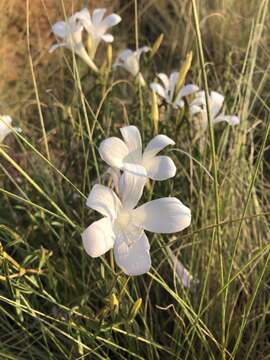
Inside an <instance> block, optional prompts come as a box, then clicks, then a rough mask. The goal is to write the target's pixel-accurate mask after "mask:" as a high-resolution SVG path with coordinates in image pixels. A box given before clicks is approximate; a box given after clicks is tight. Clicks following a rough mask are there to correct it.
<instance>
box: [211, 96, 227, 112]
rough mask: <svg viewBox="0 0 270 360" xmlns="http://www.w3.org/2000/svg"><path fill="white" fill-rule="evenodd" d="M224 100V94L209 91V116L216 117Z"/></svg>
mask: <svg viewBox="0 0 270 360" xmlns="http://www.w3.org/2000/svg"><path fill="white" fill-rule="evenodd" d="M223 102H224V96H223V95H221V94H220V93H218V92H216V91H211V94H210V107H211V116H212V117H216V116H217V114H218V113H219V112H220V110H221V108H222V105H223Z"/></svg>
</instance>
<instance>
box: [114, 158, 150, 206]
mask: <svg viewBox="0 0 270 360" xmlns="http://www.w3.org/2000/svg"><path fill="white" fill-rule="evenodd" d="M146 180H147V178H146V171H145V168H144V167H142V166H140V165H135V164H132V165H131V164H126V165H125V171H124V173H123V175H122V176H121V178H120V181H119V193H120V196H121V200H122V205H123V207H125V208H126V209H134V207H135V206H136V205H137V204H138V202H139V200H140V198H141V197H142V193H143V188H144V185H145V183H146Z"/></svg>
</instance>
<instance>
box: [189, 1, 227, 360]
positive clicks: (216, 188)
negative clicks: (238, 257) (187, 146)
mask: <svg viewBox="0 0 270 360" xmlns="http://www.w3.org/2000/svg"><path fill="white" fill-rule="evenodd" d="M192 12H193V17H194V25H195V32H196V38H197V44H198V52H199V59H200V65H201V70H202V77H203V85H204V91H205V98H206V111H207V121H208V130H209V137H210V145H211V154H212V162H213V173H214V174H213V178H214V191H215V212H216V225H217V227H216V238H217V243H218V252H219V261H220V277H221V279H220V280H221V281H220V282H221V286H222V287H223V286H224V268H223V256H222V243H221V238H220V228H219V223H220V210H219V184H218V166H217V159H216V149H215V137H214V129H213V124H212V121H211V111H210V105H209V89H208V81H207V75H206V69H205V62H204V54H203V46H202V39H201V32H200V25H199V18H198V11H197V6H196V0H192ZM224 300H225V299H224V297H223V298H222V300H221V301H222V309H221V322H222V344H223V346H224V345H225V336H226V335H225V332H226V328H225V310H226V307H225V303H224ZM225 354H226V352H225V348H223V353H222V355H223V358H224V359H225V357H226V355H225Z"/></svg>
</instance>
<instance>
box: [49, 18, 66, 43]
mask: <svg viewBox="0 0 270 360" xmlns="http://www.w3.org/2000/svg"><path fill="white" fill-rule="evenodd" d="M52 31H53V33H54V35H56V36H59V37H60V38H62V39H64V38H65V37H66V36H67V33H68V31H67V24H66V23H65V22H64V21H58V22H57V23H55V24H54V25H53V26H52Z"/></svg>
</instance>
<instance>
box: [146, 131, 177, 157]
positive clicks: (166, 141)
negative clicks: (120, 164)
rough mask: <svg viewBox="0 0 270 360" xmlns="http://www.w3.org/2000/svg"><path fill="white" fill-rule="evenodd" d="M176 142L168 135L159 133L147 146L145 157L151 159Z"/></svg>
mask: <svg viewBox="0 0 270 360" xmlns="http://www.w3.org/2000/svg"><path fill="white" fill-rule="evenodd" d="M174 144H175V142H174V141H173V140H172V139H170V138H169V137H168V136H167V135H157V136H155V137H154V138H153V139H152V140H151V141H150V142H149V143H148V145H147V146H146V148H145V150H144V153H143V159H144V160H145V159H149V158H151V157H153V156H155V155H156V154H157V153H159V152H160V151H161V150H162V149H164V148H165V147H166V146H168V145H174Z"/></svg>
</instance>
